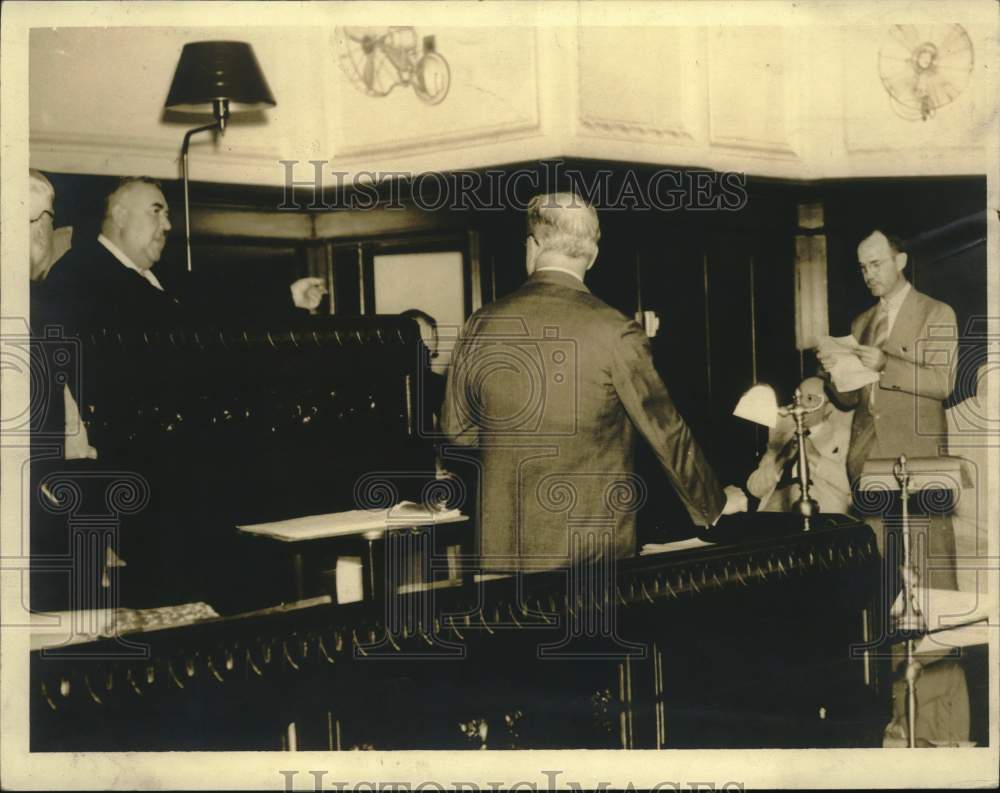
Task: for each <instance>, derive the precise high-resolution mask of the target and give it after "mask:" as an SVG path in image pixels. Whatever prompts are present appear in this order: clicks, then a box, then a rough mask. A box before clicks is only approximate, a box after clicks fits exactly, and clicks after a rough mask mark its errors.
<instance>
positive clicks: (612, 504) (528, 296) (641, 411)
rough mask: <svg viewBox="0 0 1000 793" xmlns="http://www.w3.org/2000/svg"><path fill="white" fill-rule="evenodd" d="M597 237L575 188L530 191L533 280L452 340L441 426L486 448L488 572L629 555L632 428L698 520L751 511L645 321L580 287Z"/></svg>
mask: <svg viewBox="0 0 1000 793" xmlns="http://www.w3.org/2000/svg"><path fill="white" fill-rule="evenodd" d="M599 237H600V228H599V224H598V220H597V213H596V211H595V210H594V209H593V207H591V206H589V205H588V204H587V203H586V202H584V201H583V200H582V199H581V198H579V197H578V196H576V195H574V194H571V193H557V194H552V195H541V196H536V197H535V198H534V199H532V201H531V203H530V205H529V207H528V235H527V242H526V266H527V271H528V275H529V278H528V280H527V282H526V283H525V284H524V285H522V286H521V287H520V288H519V289H518V290H516V291H515V292H514V293H512V294H510V295H508V296H506V297H504V298H502V299H500V300H498V301H496V302H495V303H493V304H491V305H489V306H486V307H484V308H483V309H481V310H480V311H478V312H476V313H475V314H474V315H473V316H472V317H471V318H470V319H469V321H468V322H467V323H466V325H465V327H464V328H463V330H462V334H461V337H460V339H459V341H458V343H457V345H456V347H455V351H454V355H453V358H452V363H451V368H450V372H449V377H448V384H447V389H446V397H445V404H444V410H443V415H442V420H441V425H442V430H443V432H444V433H445V435H447V436H448V437H449V438H450V439H451V440H452V441H454V442H455V443H457V444H461V445H465V446H478V447H479V448H480V450H481V455H482V456H481V464H482V493H481V500H480V515H479V523H480V526H479V529H480V556H481V564H482V566H483V568H484V569H486V570H493V571H514V570H525V571H532V570H546V569H554V568H560V567H567V566H569V565H571V564H573V563H577V562H587V561H591V560H594V559H600V558H607V557H610V556H614V557H624V556H630V555H633V554H634V553H635V550H636V548H635V546H636V539H635V513H636V511H637V510H638V508H639V507H640V506H641V504H642V502H643V501H644V496H645V492H646V488H647V485H646V483H644V482H643V481H641V480H640V479H639V477H637V476H636V474H635V473H634V471H633V462H632V454H633V448H632V447H633V443H634V440H635V434H636V431H637V430H638V432H639V433H640V434H641V435H643V436H644V437H645V438H646V440H647V441H648V442H649V443H650V445H651V446H652V448H653V450H654V452H655V453H656V455H657V457H658V458H659V460H660V463H661V464H662V466H663V469H664V471H665V472H666V474H667V477H668V478H669V480H670V482H671V484H672V485H673V487H674V489H675V490H676V491H677V493H678V495H679V496H680V498H681V500H682V502H683V503H684V506H685V507H686V508H687V511H688V513H689V514H690V516H691V519H692V521H693V522H694V523H695V524H697V525H699V526H711V525H713V524H714V523H715V522H716V521H717V520H718V519H719V517H720V516H721V515H723V514H729V513H731V512H737V511H741V510H745V509H746V496H745V494H744V493H743V491H742V490H740V489H739V488H737V487H733V486H730V487H727V488H725V489H723V487H722V486H721V485H720V484H719V482H718V480H717V479H716V476H715V474H714V472H713V471H712V468H711V466H710V465H709V464H708V461H707V460H706V459H705V457H704V455H703V454H702V451H701V449H700V448H699V446H698V444H697V442H696V441H695V439H694V437H693V436H692V434H691V431H690V429H689V428H688V426H687V425H686V424H685V423H684V420H683V419H682V418H681V416H680V414H679V413H678V412H677V410H676V408H675V407H674V404H673V401H672V400H671V398H670V395H669V394H668V393H667V389H666V387H665V386H664V384H663V381H662V380H661V379H660V377H659V375H658V374H657V372H656V370H655V368H654V367H653V362H652V358H651V355H650V349H649V342H648V339H647V338H646V335H645V333H644V332H643V330H642V328H640V327H639V325H637V324H636V323H635V322H633V321H632V320H630V319H628V318H627V317H625V316H623V315H622V314H620V313H619V312H618V311H616V310H615V309H613V308H611V307H609V306H608V305H606V304H605V303H603V302H602V301H601V300H599V299H598V298H596V297H594V295H592V294H591V293H590V291H589V290H588V289H587V287H586V285H585V284H584V274H585V273H586V272H587V270H589V269H590V267H592V266H593V264H594V262H595V260H596V259H597V243H598V239H599ZM654 486H655V485H654Z"/></svg>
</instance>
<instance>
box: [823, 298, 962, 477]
mask: <svg viewBox="0 0 1000 793" xmlns="http://www.w3.org/2000/svg"><path fill="white" fill-rule="evenodd" d="M877 309H878V306H877V305H874V306H872V307H871V308H869V309H868V310H867V311H865V312H863V313H862V314H861V315H860V316H858V317H857V318H856V319H855V320H854V322H853V323H852V324H851V333H853V334H854V337H855V338H856V339H857V340H858V341H859V342H860V343H861V344H871V343H872V341H873V340H874V339H873V336H874V333H875V318H876V312H877ZM957 343H958V327H957V324H956V321H955V312H954V311H952V309H951V307H950V306H948V305H946V304H945V303H942V302H940V301H938V300H934V299H933V298H931V297H928V296H927V295H925V294H922V293H921V292H918V291H917V290H916V289H913V288H912V287H911V289H910V291H909V293H908V294H907V295H906V297H905V298H904V299H903V303H902V305H901V306H900V307H899V313H898V314H897V315H896V321H895V322H894V323H893V326H892V332H891V333H890V334H889V338H888V339H887V340H886V342H885V344H883V346H882V350H883V351H884V352H885V353H886V355H887V357H888V363H887V364H886V366H885V369H884V370H883V371H882V373H881V377H880V379H879V382H877V383H872V384H871V385H868V386H865V387H864V388H861V389H858V390H856V391H850V392H847V393H844V392H839V391H837V390H836V389H835V388H833V387H832V386H831V391H832V395H833V397H834V399H835V400H836V401H837V402H838V403H839V404H840V405H841V406H843V407H845V408H854V421H853V423H852V425H851V447H850V451H849V453H848V457H847V474H848V476H849V477H850V480H851V482H852V484H853V483H854V482H856V481H857V478H858V477H859V476H860V474H861V469H862V467H863V466H864V463H865V461H866V460H868V459H876V458H880V457H898V456H899V455H900V454H905V455H907V456H908V457H935V456H937V455H938V454H940V453H941V449H942V446H943V445H944V444H945V442H946V436H947V430H948V425H947V422H946V419H945V412H944V402H945V400H946V399H947V398H948V396H949V394H951V391H952V389H953V388H954V385H955V356H956V347H957ZM873 394H874V396H872V395H873Z"/></svg>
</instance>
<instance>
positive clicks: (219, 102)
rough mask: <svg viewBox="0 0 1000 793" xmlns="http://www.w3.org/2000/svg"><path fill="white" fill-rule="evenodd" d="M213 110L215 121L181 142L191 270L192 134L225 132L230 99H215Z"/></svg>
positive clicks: (188, 132)
mask: <svg viewBox="0 0 1000 793" xmlns="http://www.w3.org/2000/svg"><path fill="white" fill-rule="evenodd" d="M212 112H213V114H214V115H215V121H213V122H212V123H211V124H205V125H204V126H202V127H195V128H194V129H189V130H188V131H187V132H185V133H184V140H183V142H182V143H181V169H182V171H183V176H184V238H185V242H186V243H187V269H188V272H191V269H192V266H191V202H190V200H189V199H188V149H189V148H190V146H191V136H192V135H197V134H198V133H199V132H207V131H208V130H210V129H211V130H218V131H219V134H220V135H222V134H225V131H226V122H227V121H228V120H229V101H228V100H226V99H215V100H213V101H212Z"/></svg>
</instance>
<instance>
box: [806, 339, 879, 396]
mask: <svg viewBox="0 0 1000 793" xmlns="http://www.w3.org/2000/svg"><path fill="white" fill-rule="evenodd" d="M860 346H861V345H860V344H858V340H857V339H855V338H854V336H837V337H834V336H821V337H820V339H819V344H817V345H816V352H817V353H818V354H819V355H823V356H829V357H832V358H833V359H834V363H833V365H832V366H828V367H827V370H828V371H829V372H830V377H832V378H833V384H834V385H835V386H836V387H837V390H838V391H844V392H847V391H856V390H857V389H859V388H861V387H863V386H866V385H868V384H869V383H874V382H877V381H878V372H876V371H873V370H871V369H869V368H868V367H867V366H865V365H864V364H863V363H861V360H860V359H859V358H858V356H857V350H858V347H860Z"/></svg>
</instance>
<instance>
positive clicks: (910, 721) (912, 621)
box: [892, 454, 921, 749]
mask: <svg viewBox="0 0 1000 793" xmlns="http://www.w3.org/2000/svg"><path fill="white" fill-rule="evenodd" d="M892 472H893V475H894V476H895V477H896V481H897V482H899V498H900V507H901V517H902V523H903V525H902V534H903V563H902V570H903V611H902V613H901V614H900V615H899V626H900V627H901V628H902V629H903V630H905V631H907V632H908V633H909V635H908V636H907V638H906V743H907V746H909V747H910V748H911V749H913V748H914V747H916V745H917V735H916V723H917V677H918V676H919V674H920V664H918V663H917V662H916V660H915V659H914V657H913V653H914V638H913V636H912V631H915V630H919V628H920V616H921V614H920V609H919V608H918V607H917V604H916V603H915V602H914V592H913V580H912V566H911V559H910V511H909V505H908V504H907V502H908V501H909V497H910V473H909V471H907V469H906V455H905V454H901V455H900V456H899V460H898V461H897V462H896V464H895V465H894V466H893V469H892Z"/></svg>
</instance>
